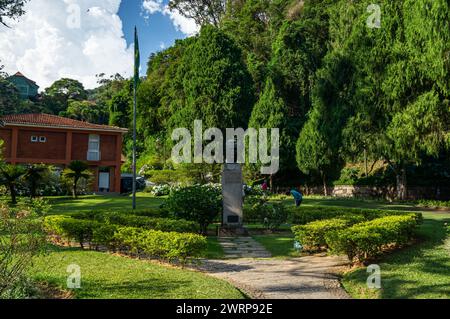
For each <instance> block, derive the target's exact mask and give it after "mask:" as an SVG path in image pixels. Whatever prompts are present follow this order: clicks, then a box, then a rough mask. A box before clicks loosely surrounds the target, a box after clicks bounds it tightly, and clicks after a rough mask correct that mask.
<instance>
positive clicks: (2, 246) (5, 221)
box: [0, 204, 45, 299]
mask: <svg viewBox="0 0 450 319" xmlns="http://www.w3.org/2000/svg"><path fill="white" fill-rule="evenodd" d="M36 217H37V215H34V214H33V213H32V212H30V211H28V210H24V209H17V210H13V209H11V208H9V207H7V206H5V205H3V204H0V299H3V298H7V299H10V298H14V299H16V298H17V299H19V298H28V297H31V295H33V294H34V291H32V290H33V289H31V288H32V287H31V286H32V285H31V284H30V281H29V280H28V279H27V278H26V277H27V276H26V274H27V271H28V268H29V267H30V266H31V264H32V261H33V258H34V257H35V256H37V255H39V254H40V253H41V252H42V251H43V250H44V248H45V234H44V232H43V231H42V219H40V218H36Z"/></svg>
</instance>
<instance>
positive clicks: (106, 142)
mask: <svg viewBox="0 0 450 319" xmlns="http://www.w3.org/2000/svg"><path fill="white" fill-rule="evenodd" d="M116 141H117V136H114V135H100V152H101V154H102V161H111V162H113V161H115V160H116Z"/></svg>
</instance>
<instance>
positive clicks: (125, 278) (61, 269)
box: [30, 246, 245, 299]
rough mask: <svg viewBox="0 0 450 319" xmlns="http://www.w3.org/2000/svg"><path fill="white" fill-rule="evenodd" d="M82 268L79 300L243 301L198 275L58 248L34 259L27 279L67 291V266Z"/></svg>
mask: <svg viewBox="0 0 450 319" xmlns="http://www.w3.org/2000/svg"><path fill="white" fill-rule="evenodd" d="M70 264H77V265H79V266H80V267H81V276H82V279H81V289H77V290H73V293H74V297H75V298H79V299H104V298H106V299H203V298H206V299H210V298H211V299H213V298H214V299H216V298H217V299H228V298H230V299H242V298H244V297H245V296H244V295H243V294H242V293H241V292H240V291H238V290H237V289H236V288H234V287H233V286H232V285H230V284H229V283H227V282H225V281H222V280H219V279H215V278H212V277H210V276H207V275H204V274H202V273H199V272H194V271H189V270H183V269H178V268H172V267H167V266H162V265H158V264H155V263H152V262H149V261H144V260H135V259H130V258H126V257H121V256H115V255H111V254H107V253H101V252H94V251H83V250H80V249H69V248H57V247H53V246H52V249H51V251H50V252H49V253H48V254H47V255H46V256H42V257H38V258H36V260H35V262H34V266H33V268H32V270H31V272H30V277H31V278H33V279H34V280H36V281H39V282H46V283H49V284H50V285H52V286H56V287H59V288H60V289H66V287H67V286H66V282H67V277H68V275H69V274H68V273H67V272H66V270H67V266H69V265H70Z"/></svg>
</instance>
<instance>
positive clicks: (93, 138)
mask: <svg viewBox="0 0 450 319" xmlns="http://www.w3.org/2000/svg"><path fill="white" fill-rule="evenodd" d="M94 143H97V147H96V148H92V144H94ZM100 158H101V156H100V135H97V134H90V135H89V141H88V152H87V160H88V161H90V162H98V161H100Z"/></svg>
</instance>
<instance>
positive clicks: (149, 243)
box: [114, 227, 207, 262]
mask: <svg viewBox="0 0 450 319" xmlns="http://www.w3.org/2000/svg"><path fill="white" fill-rule="evenodd" d="M114 238H115V240H116V241H117V242H119V243H120V244H121V245H123V246H126V247H127V248H128V249H130V250H131V251H132V252H134V253H137V254H141V253H144V254H146V255H148V256H151V257H157V258H163V259H167V260H174V259H178V260H180V261H182V262H183V261H185V260H186V258H188V257H200V256H201V255H202V253H203V251H204V250H205V249H206V245H207V244H206V238H205V237H203V236H200V235H196V234H180V233H175V232H169V233H166V232H161V231H155V230H142V229H140V228H133V227H121V228H119V229H118V230H117V232H116V234H115V236H114Z"/></svg>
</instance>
